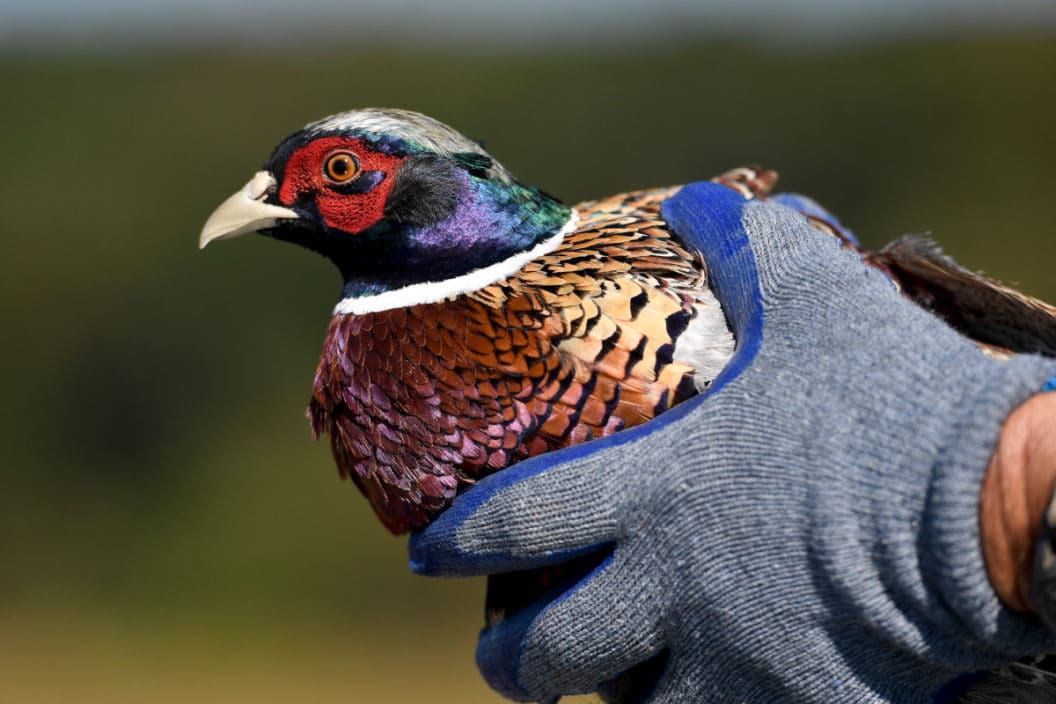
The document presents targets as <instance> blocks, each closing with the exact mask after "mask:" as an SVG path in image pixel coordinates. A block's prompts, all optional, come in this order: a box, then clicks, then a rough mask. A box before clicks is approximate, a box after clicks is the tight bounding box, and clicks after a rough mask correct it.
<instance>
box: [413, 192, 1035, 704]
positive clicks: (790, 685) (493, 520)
mask: <svg viewBox="0 0 1056 704" xmlns="http://www.w3.org/2000/svg"><path fill="white" fill-rule="evenodd" d="M689 188H690V187H687V189H689ZM679 197H682V198H684V199H686V198H692V199H696V200H692V201H684V202H682V205H683V206H685V207H684V208H683V214H685V213H690V215H688V216H686V217H685V218H683V222H682V224H681V227H682V228H703V229H707V228H708V227H714V228H716V230H717V231H716V232H704V233H703V234H701V233H700V232H698V233H696V235H697V236H698V238H699V240H700V241H699V243H698V244H699V247H700V249H701V250H702V254H703V255H704V258H705V261H706V262H708V264H709V267H712V268H713V263H714V261H715V257H713V256H709V255H712V254H716V252H718V249H716V248H719V249H721V248H722V247H726V248H727V249H729V238H730V237H734V236H735V235H737V234H738V233H735V232H734V233H731V232H725V231H723V228H724V227H725V228H726V229H729V227H728V226H724V225H721V223H720V224H719V225H715V224H714V222H712V224H711V225H709V222H705V221H704V220H707V219H708V218H707V217H705V216H701V217H702V218H704V220H701V221H697V220H695V218H697V216H696V215H694V214H693V213H696V212H697V211H700V212H705V211H706V210H707V207H711V206H707V203H706V202H705V200H706V199H707V198H713V197H715V196H713V195H712V193H711V191H710V190H709V191H707V192H704V191H698V192H692V193H687V194H684V195H680V196H676V198H679ZM675 205H676V206H677V205H679V204H678V203H676V204H675ZM720 205H721V204H720ZM706 206H707V207H706ZM714 207H718V206H714ZM723 207H726V206H723ZM687 208H688V209H687ZM672 212H673V213H674V215H676V216H677V215H678V212H677V208H676V209H675V210H674V211H672ZM736 213H737V220H736V223H735V224H736V225H737V228H734V229H740V233H739V235H740V236H742V237H743V236H744V234H747V242H749V243H750V253H749V252H747V251H745V252H743V253H742V254H743V256H745V257H747V259H748V262H749V263H750V264H751V265H752V266H754V276H755V278H756V286H757V287H756V289H755V290H754V291H750V290H747V291H745V290H740V291H738V290H733V289H734V288H736V287H737V286H739V285H740V284H738V283H733V284H729V285H727V286H726V289H727V290H725V291H724V290H723V287H718V286H717V287H716V293H717V295H718V297H719V300H720V301H721V302H722V304H723V306H724V309H725V310H726V311H727V315H728V317H729V319H730V321H731V327H733V328H734V330H735V332H736V331H738V326H739V325H740V326H741V328H744V326H745V325H746V324H747V323H752V322H755V323H759V324H760V325H759V328H760V331H759V333H758V334H759V338H760V339H759V343H758V346H757V349H755V350H753V353H752V354H751V355H750V359H747V361H746V363H745V364H744V368H743V369H738V370H736V372H737V373H736V374H735V375H731V378H728V379H724V380H722V383H721V384H719V388H717V390H715V391H714V392H713V393H710V394H706V395H705V397H703V398H701V399H694V400H692V401H690V402H687V403H688V404H692V405H691V406H689V407H688V410H687V411H685V412H682V413H678V414H674V412H672V413H673V415H672V417H671V418H673V420H672V419H671V418H667V417H666V416H667V414H665V416H661V418H659V419H657V420H656V421H653V422H652V423H650V424H648V425H647V426H643V428H641V429H638V430H641V432H638V433H636V434H634V435H632V436H630V437H631V439H630V440H624V441H618V442H611V443H604V442H599V443H595V444H588V445H586V446H584V447H585V448H587V449H588V450H589V451H579V452H562V453H556V454H555V455H549V456H545V457H542V458H537V459H536V460H533V461H530V462H526V463H522V464H521V465H518V466H516V467H514V468H511V469H509V470H506V471H505V472H502V473H500V474H499V475H495V476H494V477H489V478H488V479H485V480H484V481H482V482H481V483H480V486H478V487H475V488H474V489H472V490H471V491H469V492H467V493H466V494H465V495H464V496H462V497H460V498H459V500H458V501H456V505H455V507H453V508H452V509H451V510H449V512H448V513H445V514H443V515H441V516H440V517H439V519H437V521H436V522H435V523H434V524H433V526H431V527H430V528H429V529H427V530H426V531H425V532H424V533H422V534H420V535H417V536H415V537H414V539H413V540H412V546H411V550H412V558H413V563H412V564H413V566H414V567H415V569H416V570H418V571H420V572H426V573H434V574H438V573H443V574H474V573H476V574H479V573H487V572H495V571H502V570H507V569H515V568H517V569H520V568H525V567H528V566H535V565H542V564H552V563H554V562H560V561H562V560H564V559H567V557H568V556H570V555H574V554H579V553H582V552H584V551H588V550H591V549H596V548H598V547H599V546H613V549H612V555H611V557H609V558H608V559H607V560H606V561H605V562H604V563H603V564H602V565H601V566H600V567H598V568H597V569H596V570H595V571H594V572H593V573H592V574H591V575H589V576H588V577H587V578H585V579H583V580H582V581H581V582H579V583H578V584H577V585H576V586H575V587H574V588H572V589H571V590H569V591H568V592H566V593H564V594H562V595H561V596H560V597H559V598H557V599H554V600H552V601H550V602H548V603H543V604H538V605H536V607H535V608H534V609H531V610H529V611H528V612H526V613H525V614H522V615H520V616H519V617H517V618H511V619H508V620H507V621H506V622H503V623H500V624H497V625H495V626H493V627H491V628H490V629H487V630H486V631H485V632H484V634H483V635H482V639H481V646H480V651H479V652H478V660H479V662H480V664H481V669H482V671H483V672H484V674H485V676H486V677H487V678H488V679H489V681H490V682H491V683H492V685H493V686H495V687H496V688H497V689H499V690H500V691H502V692H503V693H505V694H506V695H507V696H510V697H513V698H516V699H518V700H523V701H552V700H553V698H554V697H555V696H557V695H560V694H570V693H577V692H588V691H594V690H596V689H597V687H598V686H599V684H600V683H602V682H604V681H606V680H608V679H610V678H612V677H615V676H617V675H618V674H619V673H621V672H623V671H626V670H627V669H629V668H630V667H632V666H633V665H635V664H637V663H639V662H642V661H644V660H646V659H648V658H650V657H652V656H654V655H656V654H658V653H661V652H662V651H667V653H668V654H669V655H668V659H667V666H666V670H665V672H664V674H663V676H662V677H661V679H660V681H659V684H658V685H657V687H656V688H655V690H654V691H653V693H652V695H651V699H650V700H649V701H653V702H664V703H674V702H687V703H688V702H715V703H721V702H778V701H795V702H837V703H838V702H898V703H900V704H901V703H911V702H930V701H932V700H933V698H934V696H935V694H936V692H937V691H938V690H939V688H940V687H942V685H943V684H945V683H946V682H948V681H949V680H951V679H952V678H954V677H955V676H957V675H959V674H961V673H965V672H971V671H975V670H982V669H986V668H990V667H994V666H997V665H999V664H1002V663H1005V662H1008V661H1010V660H1013V659H1015V658H1017V657H1019V656H1022V655H1025V654H1029V653H1038V652H1043V651H1045V650H1047V649H1051V648H1053V647H1054V646H1056V640H1054V639H1053V637H1052V635H1051V634H1050V633H1049V632H1048V631H1047V630H1046V629H1045V628H1044V627H1042V626H1041V625H1040V624H1039V623H1038V622H1037V621H1036V620H1034V619H1032V618H1028V617H1022V616H1019V615H1017V614H1015V613H1013V612H1011V611H1009V610H1007V609H1005V608H1004V607H1003V606H1002V605H1001V603H1000V602H999V601H998V599H997V598H996V596H995V594H994V592H993V590H992V589H991V587H990V584H989V582H988V580H987V576H986V571H985V566H984V564H983V559H982V555H981V552H980V548H979V527H978V515H979V514H978V511H979V492H980V486H981V482H982V478H983V475H984V473H985V470H986V468H987V466H988V462H989V458H990V455H991V452H992V450H993V448H994V445H995V442H996V439H997V436H998V432H999V430H1000V427H1001V424H1002V422H1003V421H1004V419H1005V418H1006V417H1007V415H1008V414H1009V412H1010V411H1011V410H1012V409H1013V408H1015V407H1016V406H1017V405H1018V404H1020V403H1021V402H1023V401H1024V400H1025V399H1026V398H1028V397H1029V396H1030V395H1031V394H1033V393H1036V392H1037V391H1038V390H1039V389H1040V388H1041V387H1042V385H1043V384H1044V383H1045V381H1046V380H1047V379H1049V378H1051V377H1053V375H1054V373H1056V362H1054V361H1053V360H1048V359H1044V358H1040V357H1033V356H1019V357H1016V358H1013V359H1011V360H1009V361H998V360H995V359H993V358H990V357H988V356H986V355H984V354H983V353H982V352H981V351H980V350H979V349H978V348H977V347H976V346H975V345H973V344H972V343H971V342H969V341H967V340H965V339H964V338H962V337H961V336H959V335H958V334H957V333H956V332H954V331H953V330H952V329H950V328H949V327H948V326H946V325H945V324H944V323H943V322H941V321H940V320H938V319H937V318H936V317H934V316H932V315H931V314H929V313H927V312H926V311H924V310H922V309H920V308H918V307H917V306H915V305H913V304H911V303H909V302H908V301H906V300H905V299H903V298H902V297H901V295H900V294H899V293H898V292H897V291H896V290H895V288H894V287H893V285H892V284H891V282H890V281H889V280H888V279H887V278H886V277H885V276H884V275H883V274H881V273H880V272H879V271H877V270H875V269H872V268H870V267H867V266H865V265H863V264H862V262H861V261H860V259H859V256H858V255H857V253H855V252H853V251H850V250H847V249H843V248H842V247H841V246H840V244H839V243H838V242H836V241H835V240H834V239H833V238H831V237H827V236H825V235H822V234H819V233H817V232H816V231H815V230H813V229H812V228H811V227H810V226H809V225H808V224H807V222H806V221H805V220H804V219H803V218H802V217H801V216H799V215H797V214H796V213H794V212H792V211H791V210H788V209H786V208H783V207H780V206H775V205H772V204H763V203H747V204H742V205H738V206H737V209H736ZM705 215H706V212H705ZM721 219H722V218H721V217H720V218H719V220H721ZM712 220H714V218H712ZM680 234H682V231H681V230H680ZM724 238H725V240H724ZM716 256H718V255H717V254H716ZM733 273H734V274H737V272H733ZM743 278H745V277H742V279H743ZM747 278H751V277H747ZM753 297H754V303H752V301H748V299H750V298H753ZM741 299H744V300H741ZM745 301H748V302H747V303H745ZM753 306H755V309H754V310H753ZM739 316H740V317H741V318H745V317H752V316H754V317H755V318H759V317H760V316H761V320H754V321H745V320H739V319H738V317H739ZM675 410H676V411H677V410H679V409H675ZM591 445H596V447H597V449H593V448H592V447H591ZM573 449H576V448H573Z"/></svg>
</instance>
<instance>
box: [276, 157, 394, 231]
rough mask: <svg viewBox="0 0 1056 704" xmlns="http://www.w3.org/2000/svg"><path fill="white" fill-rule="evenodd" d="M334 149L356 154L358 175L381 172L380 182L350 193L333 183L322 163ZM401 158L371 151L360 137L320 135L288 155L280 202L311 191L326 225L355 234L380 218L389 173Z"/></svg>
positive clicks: (293, 200)
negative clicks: (319, 137) (359, 191)
mask: <svg viewBox="0 0 1056 704" xmlns="http://www.w3.org/2000/svg"><path fill="white" fill-rule="evenodd" d="M337 152H349V153H351V154H353V155H354V156H355V158H356V161H357V162H358V164H359V170H358V172H357V178H362V177H368V176H369V174H370V172H377V173H379V174H382V175H383V177H382V178H381V180H380V182H378V183H377V185H375V186H373V188H371V189H370V190H367V191H366V192H365V193H349V192H347V188H342V186H343V184H335V183H334V182H333V181H332V180H330V179H329V178H328V177H327V175H326V170H325V164H326V162H327V159H328V158H329V157H330V156H331V155H333V154H334V153H337ZM403 160H404V157H399V156H391V155H389V154H383V153H381V152H377V151H374V150H372V149H371V148H370V146H369V145H368V144H367V143H366V142H364V141H363V140H361V139H348V138H346V137H323V138H321V139H317V140H315V141H313V142H310V143H309V144H307V145H305V146H303V147H301V148H300V149H298V150H297V151H295V152H294V153H293V154H291V155H290V158H289V159H288V160H287V162H286V169H285V174H284V177H283V181H282V186H281V187H280V188H279V200H280V201H281V202H282V204H283V205H286V206H293V205H294V204H295V203H296V202H297V201H298V200H299V199H300V198H302V197H303V196H304V195H306V194H311V195H313V196H314V198H315V202H316V205H317V207H318V208H319V214H320V215H321V216H322V218H323V222H324V223H326V226H327V227H329V228H333V229H337V230H341V231H343V232H347V233H349V234H357V233H359V232H362V231H364V230H367V229H369V228H370V227H372V226H373V225H375V224H377V223H378V221H380V220H381V219H382V217H383V214H384V211H385V201H386V199H387V198H388V196H389V191H391V190H392V184H393V179H392V176H393V174H395V173H396V171H397V170H398V169H399V168H400V165H401V164H402V163H403ZM353 180H354V179H353ZM351 183H352V181H351V180H350V181H349V184H351ZM341 190H345V191H346V192H341Z"/></svg>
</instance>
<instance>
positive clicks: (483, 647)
mask: <svg viewBox="0 0 1056 704" xmlns="http://www.w3.org/2000/svg"><path fill="white" fill-rule="evenodd" d="M635 552H636V553H637V554H641V553H640V552H637V551H635ZM629 554H631V551H621V550H617V552H616V553H615V554H614V555H613V556H612V557H611V558H609V560H607V561H606V562H604V563H602V564H601V565H599V567H598V568H597V569H595V571H594V572H593V573H591V575H590V576H589V577H587V578H586V579H584V580H583V581H581V582H580V583H579V584H578V585H577V586H576V587H575V588H573V589H572V590H571V591H568V592H566V593H564V594H562V595H560V596H559V597H558V598H556V599H555V600H554V601H553V602H552V603H550V604H549V605H545V606H544V607H543V608H541V609H537V615H534V616H533V617H531V618H530V620H520V621H518V622H516V623H511V622H510V621H504V622H499V623H497V624H495V625H493V626H492V627H490V628H488V629H486V630H485V632H484V633H483V634H482V637H481V643H480V648H479V649H478V665H480V668H481V672H482V674H484V676H485V678H486V679H487V680H488V682H489V683H490V684H491V685H492V686H493V687H494V686H496V684H504V685H509V684H510V683H515V684H516V688H517V690H518V691H519V692H520V694H521V696H527V697H528V698H530V699H531V700H532V701H544V700H547V699H549V698H552V697H554V696H557V695H563V694H581V693H585V692H594V691H597V689H598V688H599V687H600V686H601V685H602V684H603V683H605V682H607V681H609V680H611V679H613V678H614V677H616V676H618V675H619V674H620V673H622V672H625V671H627V670H629V669H631V668H632V667H634V666H635V665H637V664H639V663H641V662H644V661H646V660H648V659H649V658H651V657H653V656H654V655H656V654H657V653H659V652H660V651H661V650H662V649H663V647H664V643H663V638H662V631H661V627H660V619H661V618H662V616H663V612H664V608H663V606H662V603H661V602H660V600H659V598H658V596H657V595H658V594H661V593H662V592H661V590H660V586H659V584H658V581H659V579H660V577H659V576H658V575H657V570H656V569H655V566H653V565H651V564H643V563H642V561H640V560H638V559H635V558H631V557H627V556H626V555H629ZM643 557H644V558H645V559H650V560H651V557H652V555H651V554H646V555H644V556H643ZM511 621H512V619H511ZM497 646H498V647H497ZM500 691H501V690H500Z"/></svg>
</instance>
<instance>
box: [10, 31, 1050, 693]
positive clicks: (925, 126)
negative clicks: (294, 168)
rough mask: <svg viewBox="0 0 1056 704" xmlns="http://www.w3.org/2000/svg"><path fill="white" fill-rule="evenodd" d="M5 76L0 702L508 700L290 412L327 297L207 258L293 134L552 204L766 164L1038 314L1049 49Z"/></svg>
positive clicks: (996, 43)
mask: <svg viewBox="0 0 1056 704" xmlns="http://www.w3.org/2000/svg"><path fill="white" fill-rule="evenodd" d="M280 49H281V50H279V51H275V52H272V53H265V52H261V53H258V54H246V53H231V54H228V53H222V52H216V53H211V54H206V53H187V54H180V53H168V54H146V53H130V54H119V53H115V54H111V55H106V54H86V55H55V56H51V57H48V56H46V55H42V54H41V55H35V56H34V57H33V58H29V57H26V56H18V55H12V54H8V55H0V89H2V91H3V95H4V108H3V110H0V164H2V166H3V168H2V169H0V213H2V214H3V217H2V219H0V231H2V233H3V237H2V243H3V256H2V257H0V273H2V276H0V321H2V322H3V329H4V330H5V332H6V335H5V341H6V344H4V345H3V346H0V381H2V382H3V385H4V389H5V394H4V403H3V406H2V408H3V413H4V415H3V417H2V419H0V443H2V446H3V447H4V448H5V449H4V451H3V452H4V454H3V458H4V459H3V462H2V466H3V472H2V474H0V476H2V477H3V485H2V491H0V700H2V701H62V700H68V699H74V700H78V701H90V700H93V699H95V700H99V701H134V700H141V699H146V698H150V699H152V700H157V701H166V700H171V701H183V700H188V699H190V700H194V701H231V700H232V699H237V700H241V699H254V700H260V701H276V702H278V701H285V702H289V701H302V700H305V699H310V700H319V701H332V700H338V699H341V700H351V701H393V700H410V701H437V702H443V701H452V702H453V701H459V702H463V701H481V702H483V701H497V700H498V699H497V697H496V696H495V695H492V694H490V693H488V692H487V690H486V687H485V686H484V685H483V684H482V683H481V682H480V680H479V677H478V676H477V675H476V673H475V670H474V668H473V665H472V652H473V647H474V642H475V634H476V631H477V629H478V628H479V622H480V615H481V611H482V603H481V602H482V591H483V590H482V585H481V583H480V582H479V581H476V580H467V581H451V580H426V579H422V578H416V577H413V576H412V575H410V574H409V573H408V571H407V568H406V555H405V548H404V545H403V541H401V540H396V539H393V538H391V537H389V536H387V534H385V533H384V531H383V530H382V529H381V528H380V527H379V526H378V525H377V523H376V521H375V520H374V519H373V517H372V516H371V514H370V512H369V509H368V508H367V505H366V503H365V502H364V501H363V500H362V499H361V498H360V497H359V496H358V495H357V492H356V490H355V489H354V488H353V487H352V486H350V485H349V484H347V483H341V482H339V481H338V479H337V478H336V476H335V472H334V470H333V468H332V464H331V461H330V458H329V453H328V450H327V448H326V446H325V444H316V443H313V442H311V439H310V437H309V435H308V430H307V425H306V423H305V421H304V419H303V417H302V412H303V408H304V405H305V402H306V400H307V398H308V393H309V389H310V383H311V378H312V373H313V371H314V366H315V362H316V359H317V355H318V349H319V345H320V343H321V340H322V334H323V331H324V330H325V325H326V321H327V319H328V317H329V310H330V307H331V306H332V304H333V302H334V300H335V298H336V296H337V294H338V291H339V283H340V282H339V281H338V279H337V276H336V275H335V274H334V272H332V271H331V270H330V267H329V265H328V264H326V263H325V262H324V261H322V260H319V259H316V258H314V257H312V256H310V255H308V254H305V253H303V252H300V251H296V250H294V249H291V248H288V247H285V246H283V245H280V244H277V243H275V242H270V241H266V240H264V239H263V238H251V239H247V240H243V241H240V242H238V243H233V244H225V245H220V246H217V247H216V248H215V249H210V251H209V252H208V254H199V253H198V252H197V251H196V248H195V245H196V239H197V233H198V229H199V227H200V226H201V223H202V222H203V220H204V218H205V217H206V215H208V213H209V212H210V211H211V210H212V208H213V207H214V206H215V205H216V204H217V203H218V202H219V201H220V200H221V199H222V198H224V197H226V196H227V195H228V194H229V193H230V192H231V191H233V190H234V189H235V188H237V187H238V186H240V185H241V184H242V183H244V182H245V181H246V180H247V179H248V177H249V176H250V175H251V174H252V173H253V171H254V170H256V168H257V167H258V166H259V164H260V163H261V162H263V160H264V159H265V158H266V157H267V155H268V152H269V150H270V149H271V147H272V146H273V145H274V144H275V143H276V142H277V141H278V140H279V139H280V138H281V137H283V136H284V135H285V134H286V133H288V132H289V131H292V130H293V129H295V128H297V127H298V126H300V125H302V124H303V123H305V122H307V121H309V120H312V119H315V118H318V117H321V116H323V115H326V114H329V113H332V112H336V111H338V110H342V109H347V108H350V107H355V106H367V105H392V106H402V107H409V108H413V109H418V110H421V111H423V112H427V113H430V114H432V115H435V116H436V117H439V118H441V119H443V120H445V121H448V122H450V123H451V124H453V125H455V126H456V127H458V128H460V129H461V130H463V131H464V132H466V133H467V134H469V135H471V136H474V137H477V138H482V139H484V140H486V142H487V145H488V147H489V149H490V150H491V151H492V153H493V154H494V155H495V156H497V157H498V158H499V159H501V160H502V161H503V162H504V163H505V164H506V165H507V166H509V167H510V168H511V169H512V170H513V171H514V172H515V173H516V174H518V175H519V176H520V177H521V178H522V179H524V180H526V181H528V182H531V183H534V184H537V185H540V186H542V187H544V188H546V189H547V190H549V191H552V192H554V193H557V194H559V195H561V196H562V197H564V198H565V199H566V200H568V201H576V200H580V199H584V198H589V197H595V196H599V195H604V194H608V193H612V192H616V191H620V190H626V189H630V188H636V187H644V186H653V185H663V184H672V183H680V182H685V181H689V180H694V179H701V178H707V177H709V176H711V175H713V174H715V173H718V172H719V171H722V170H724V169H726V168H729V167H732V166H736V165H739V164H742V163H747V162H758V163H762V164H764V165H766V166H770V167H773V168H777V169H778V170H780V171H781V173H782V175H783V182H782V185H783V187H785V188H787V189H791V190H798V191H801V192H804V193H808V194H810V195H812V196H814V197H816V198H817V199H819V200H820V201H821V202H823V203H824V204H826V205H827V206H828V207H830V208H831V209H832V210H834V211H835V212H837V213H839V214H840V215H841V217H842V218H843V220H844V222H846V223H847V224H848V225H850V226H851V227H853V228H854V229H856V231H857V232H858V233H859V235H860V236H862V238H863V240H864V241H865V242H866V243H868V244H871V245H874V246H875V245H880V244H882V243H883V242H885V241H887V240H889V239H891V238H892V237H894V236H897V235H899V234H902V233H904V232H920V231H931V232H932V233H933V234H934V236H935V237H936V238H937V239H938V240H939V241H940V242H941V243H942V244H944V245H945V247H946V249H947V250H948V251H949V252H951V253H952V254H954V255H955V256H956V257H958V258H959V259H960V260H961V261H962V262H963V263H965V264H966V265H968V266H970V267H973V268H980V269H985V270H986V271H988V272H990V273H992V274H994V275H996V276H998V277H1000V278H1004V279H1006V280H1011V281H1017V282H1019V283H1020V284H1021V286H1022V287H1023V288H1024V289H1025V290H1026V291H1028V292H1030V293H1033V294H1035V295H1039V296H1041V297H1043V298H1048V299H1050V300H1052V299H1056V282H1054V280H1053V277H1052V273H1051V263H1052V262H1053V261H1054V255H1056V241H1054V238H1053V236H1052V235H1053V226H1052V224H1051V221H1050V219H1049V218H1050V216H1049V204H1050V203H1051V201H1052V195H1051V187H1050V181H1051V172H1052V163H1053V157H1054V156H1056V145H1054V139H1056V137H1054V136H1053V133H1052V129H1051V121H1052V115H1053V114H1054V112H1056V92H1054V91H1053V90H1052V86H1053V85H1056V43H1053V42H1052V41H1049V40H1047V39H1045V38H1040V39H1034V40H1031V39H1014V38H1009V39H986V40H983V39H979V40H967V39H966V40H948V41H935V42H920V43H902V44H892V45H879V44H873V45H870V46H868V47H863V48H861V49H852V48H848V47H847V46H842V47H841V48H839V49H834V48H829V49H819V50H817V51H792V50H780V51H779V50H774V49H769V48H766V47H762V46H758V45H752V44H744V43H735V42H702V43H700V44H697V45H679V46H659V45H658V46H654V47H644V48H643V47H637V48H635V49H634V50H633V51H630V52H626V53H621V52H618V51H602V52H597V53H594V54H589V55H588V54H586V53H583V54H577V53H549V54H544V53H542V52H540V53H539V54H535V55H520V54H506V55H486V54H482V53H472V52H467V53H465V54H452V53H443V52H438V53H429V52H418V53H416V52H414V51H408V50H407V48H406V47H388V46H381V45H378V46H371V45H359V46H355V47H353V48H352V49H351V50H349V51H345V50H338V49H328V48H319V49H309V50H306V49H304V48H303V47H292V46H291V47H281V48H280Z"/></svg>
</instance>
